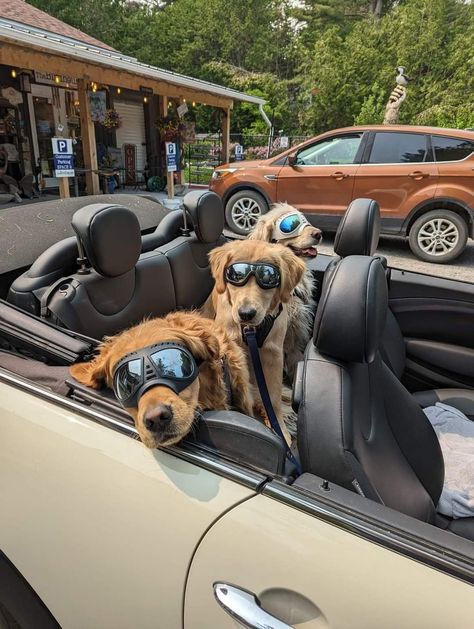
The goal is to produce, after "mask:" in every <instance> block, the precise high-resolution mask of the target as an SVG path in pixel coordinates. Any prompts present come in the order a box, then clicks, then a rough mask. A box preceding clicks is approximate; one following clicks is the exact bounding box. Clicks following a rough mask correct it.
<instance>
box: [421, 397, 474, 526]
mask: <svg viewBox="0 0 474 629" xmlns="http://www.w3.org/2000/svg"><path fill="white" fill-rule="evenodd" d="M423 410H424V412H425V415H426V416H427V417H428V419H429V420H430V422H431V425H432V426H433V428H434V429H435V432H436V435H437V436H438V439H439V445H440V446H441V451H442V452H443V458H444V469H445V476H444V487H443V491H442V493H441V498H440V500H439V503H438V511H439V513H442V514H443V515H447V516H449V517H450V518H469V517H473V516H474V422H473V421H471V420H470V419H468V418H467V417H466V416H465V415H464V414H463V413H461V411H458V409H457V408H453V407H452V406H448V405H447V404H442V403H441V402H437V403H436V405H435V406H428V407H427V408H425V409H423Z"/></svg>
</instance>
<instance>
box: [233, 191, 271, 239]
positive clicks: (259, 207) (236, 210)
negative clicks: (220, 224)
mask: <svg viewBox="0 0 474 629" xmlns="http://www.w3.org/2000/svg"><path fill="white" fill-rule="evenodd" d="M267 211H268V205H267V202H266V201H265V199H264V198H263V197H262V195H261V194H259V193H258V192H254V191H253V190H240V191H239V192H236V193H235V194H233V195H232V196H231V197H230V199H229V200H228V201H227V203H226V206H225V220H226V221H227V225H228V226H229V229H231V230H232V231H233V232H235V233H236V234H240V235H241V236H247V234H249V233H250V232H251V231H252V229H253V228H254V227H255V224H256V222H257V221H258V219H259V218H260V217H261V216H262V214H265V212H267Z"/></svg>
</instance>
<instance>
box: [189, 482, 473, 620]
mask: <svg viewBox="0 0 474 629" xmlns="http://www.w3.org/2000/svg"><path fill="white" fill-rule="evenodd" d="M314 478H315V477H314ZM319 483H321V479H319V481H318V484H319ZM330 491H332V490H330V489H329V492H330ZM290 492H291V489H290V488H283V489H277V488H273V489H272V488H271V486H270V487H269V489H268V495H258V496H256V497H254V498H252V499H250V500H248V501H246V502H245V503H243V504H241V505H239V506H237V507H235V508H234V509H232V510H231V511H229V512H228V513H226V514H225V515H224V516H223V517H222V518H221V519H220V520H219V521H218V522H216V524H214V526H213V527H212V528H211V529H210V531H208V533H207V534H206V536H205V537H204V539H203V540H202V542H201V544H200V545H199V548H198V549H197V551H196V553H195V555H194V557H193V562H192V564H191V568H190V571H189V575H188V580H187V586H186V596H185V607H184V629H202V628H203V627H206V628H208V629H214V628H215V629H217V628H219V629H231V628H233V629H235V628H236V627H238V626H241V625H240V624H239V623H238V622H237V621H236V618H238V617H240V618H246V623H244V622H242V625H243V626H246V627H255V628H257V627H259V628H262V627H266V628H268V629H289V627H301V628H303V627H304V628H305V629H306V628H307V629H321V628H325V627H331V628H332V629H343V628H344V629H345V628H346V627H351V628H354V629H356V628H360V629H380V628H381V627H383V628H384V629H391V628H393V629H399V628H400V627H404V628H413V629H415V628H421V627H430V628H439V629H442V628H443V629H444V627H457V628H458V629H461V628H466V629H467V627H470V626H471V624H472V614H473V613H474V598H473V596H472V587H471V586H470V585H468V584H467V583H464V582H462V581H460V580H458V579H456V578H453V577H451V576H449V575H447V574H445V573H442V572H440V571H438V570H435V569H433V568H432V567H429V566H428V565H423V564H422V563H421V562H418V561H414V560H413V559H410V558H409V557H407V556H404V554H403V550H402V552H401V553H399V552H393V551H392V550H389V549H388V548H384V547H383V545H382V544H380V543H377V544H376V543H373V542H372V541H370V539H369V538H368V537H366V538H365V539H364V534H362V535H360V534H359V535H357V534H354V533H353V532H350V529H351V524H350V515H349V512H350V508H349V509H346V510H345V524H342V522H343V521H342V520H341V521H340V522H339V524H337V525H334V521H333V522H331V507H330V506H329V504H326V505H323V506H322V507H321V509H320V510H319V512H318V513H316V512H313V513H311V512H310V509H307V507H308V504H309V500H308V498H307V497H305V496H304V495H303V496H300V498H301V499H296V502H295V504H294V505H290V504H288V503H287V502H286V501H285V498H286V496H285V494H289V493H290ZM347 493H348V494H350V495H351V496H354V494H352V492H347ZM272 494H273V496H272ZM328 495H329V496H330V495H331V494H330V493H329V494H328ZM355 498H357V499H359V500H361V501H364V502H370V501H367V500H366V499H364V498H361V497H359V496H355ZM377 506H379V505H377ZM296 507H297V508H296ZM336 520H337V518H336ZM409 520H412V519H411V518H409ZM361 524H362V522H361ZM420 525H421V523H420ZM362 526H363V527H364V526H365V529H366V532H367V531H368V530H369V529H370V525H369V521H368V520H366V521H365V523H364V524H362ZM422 526H423V527H427V526H429V525H424V524H423V525H422ZM395 528H396V527H395ZM395 528H394V527H391V526H390V525H388V524H386V527H385V530H386V531H387V532H388V531H390V533H389V536H393V537H395V536H396V533H395ZM430 528H431V527H430ZM432 528H434V527H432ZM361 531H362V529H360V532H361ZM436 533H438V534H442V535H445V536H446V535H448V534H447V533H445V532H444V531H443V532H439V531H436ZM451 537H452V536H450V538H451ZM405 542H408V539H407V538H405ZM463 544H464V547H466V545H467V544H470V543H469V542H467V541H464V540H463ZM408 545H409V544H408ZM426 550H428V546H426ZM428 554H429V551H428ZM253 596H256V597H257V598H258V600H259V602H260V604H261V607H262V608H263V610H264V612H266V615H264V616H262V609H260V608H259V606H258V604H257V603H256V602H255V600H253Z"/></svg>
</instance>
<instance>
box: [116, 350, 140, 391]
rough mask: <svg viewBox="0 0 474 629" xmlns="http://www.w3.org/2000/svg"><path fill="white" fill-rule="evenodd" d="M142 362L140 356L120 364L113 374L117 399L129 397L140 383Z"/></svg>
mask: <svg viewBox="0 0 474 629" xmlns="http://www.w3.org/2000/svg"><path fill="white" fill-rule="evenodd" d="M142 378H143V363H142V359H141V358H137V359H136V360H131V361H130V362H128V363H126V364H125V365H122V366H121V367H120V368H119V370H118V372H117V375H116V376H115V380H114V384H115V394H116V395H117V397H118V398H119V400H126V399H127V398H129V397H130V396H131V395H133V393H134V392H135V391H136V389H137V388H138V387H139V386H140V384H141V383H142Z"/></svg>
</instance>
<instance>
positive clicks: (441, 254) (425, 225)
mask: <svg viewBox="0 0 474 629" xmlns="http://www.w3.org/2000/svg"><path fill="white" fill-rule="evenodd" d="M467 237H468V227H467V225H466V222H465V221H464V219H463V218H462V217H461V216H459V214H456V213H455V212H450V211H449V210H432V211H431V212H427V213H426V214H423V215H422V216H420V217H419V218H417V219H416V221H415V222H414V223H413V225H412V226H411V229H410V234H409V242H410V248H411V250H412V251H413V253H414V254H415V255H416V256H417V257H418V258H421V259H422V260H426V261H427V262H434V263H437V264H443V263H445V262H451V260H454V259H455V258H457V257H458V256H459V255H460V254H461V253H462V252H463V251H464V248H465V247H466V242H467Z"/></svg>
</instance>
